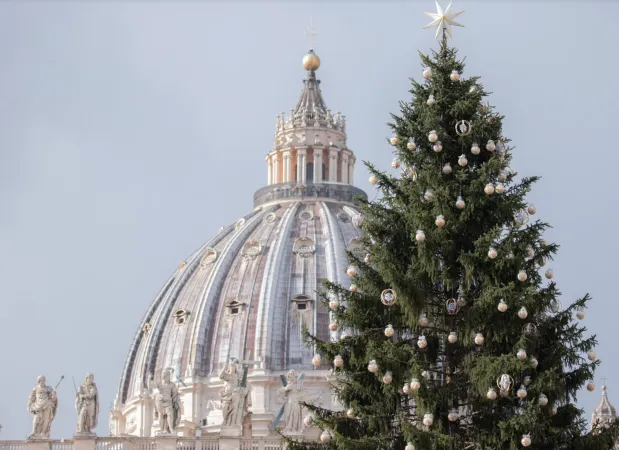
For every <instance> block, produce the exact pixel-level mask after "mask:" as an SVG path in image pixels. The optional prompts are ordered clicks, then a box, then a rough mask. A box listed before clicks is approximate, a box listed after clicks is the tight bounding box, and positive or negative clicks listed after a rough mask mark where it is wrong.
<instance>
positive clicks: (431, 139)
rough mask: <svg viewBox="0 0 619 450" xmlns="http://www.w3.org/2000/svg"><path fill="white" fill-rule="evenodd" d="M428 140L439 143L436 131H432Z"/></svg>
mask: <svg viewBox="0 0 619 450" xmlns="http://www.w3.org/2000/svg"><path fill="white" fill-rule="evenodd" d="M428 140H429V141H430V142H432V143H434V142H436V141H438V134H436V131H435V130H432V131H430V134H428Z"/></svg>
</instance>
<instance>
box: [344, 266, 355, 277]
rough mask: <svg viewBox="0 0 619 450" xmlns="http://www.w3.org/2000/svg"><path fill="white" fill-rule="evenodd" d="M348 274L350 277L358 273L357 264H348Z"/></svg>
mask: <svg viewBox="0 0 619 450" xmlns="http://www.w3.org/2000/svg"><path fill="white" fill-rule="evenodd" d="M346 274H347V275H348V276H349V277H354V276H355V275H357V268H356V267H355V266H348V269H346Z"/></svg>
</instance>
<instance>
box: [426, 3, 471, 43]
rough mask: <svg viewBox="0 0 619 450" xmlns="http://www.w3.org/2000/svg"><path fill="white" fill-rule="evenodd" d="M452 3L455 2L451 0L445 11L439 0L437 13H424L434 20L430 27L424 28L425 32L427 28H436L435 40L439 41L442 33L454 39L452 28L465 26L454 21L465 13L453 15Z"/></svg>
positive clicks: (460, 12)
mask: <svg viewBox="0 0 619 450" xmlns="http://www.w3.org/2000/svg"><path fill="white" fill-rule="evenodd" d="M452 3H453V0H450V2H449V5H448V6H447V8H445V10H443V7H442V6H441V5H440V4H439V3H438V0H436V12H435V13H429V12H427V13H424V14H425V15H426V16H430V17H431V18H432V19H434V20H433V21H432V22H430V23H429V24H428V25H426V26H425V27H423V28H424V30H425V29H426V28H432V27H436V35H435V36H434V38H435V39H438V36H439V34H441V31H442V32H443V35H444V34H445V33H447V35H449V37H450V38H453V35H452V34H451V27H452V26H454V27H463V26H464V25H462V24H459V23H458V22H456V21H454V19H455V18H456V17H458V16H459V15H460V14H462V13H463V12H464V11H459V12H457V13H452V12H451V5H452Z"/></svg>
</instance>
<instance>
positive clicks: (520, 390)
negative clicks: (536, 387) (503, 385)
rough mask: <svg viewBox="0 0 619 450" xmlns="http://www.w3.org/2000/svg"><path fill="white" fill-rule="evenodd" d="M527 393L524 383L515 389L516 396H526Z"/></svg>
mask: <svg viewBox="0 0 619 450" xmlns="http://www.w3.org/2000/svg"><path fill="white" fill-rule="evenodd" d="M527 394H528V392H527V388H526V387H525V386H524V385H521V386H520V387H519V388H518V390H517V391H516V395H517V396H518V398H526V396H527Z"/></svg>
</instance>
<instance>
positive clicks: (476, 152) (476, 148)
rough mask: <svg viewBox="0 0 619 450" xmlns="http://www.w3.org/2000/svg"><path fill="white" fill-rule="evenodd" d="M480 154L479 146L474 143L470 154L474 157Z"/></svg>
mask: <svg viewBox="0 0 619 450" xmlns="http://www.w3.org/2000/svg"><path fill="white" fill-rule="evenodd" d="M480 152H481V149H480V148H479V144H478V143H474V144H473V145H472V146H471V153H472V154H474V155H479V153H480Z"/></svg>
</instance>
